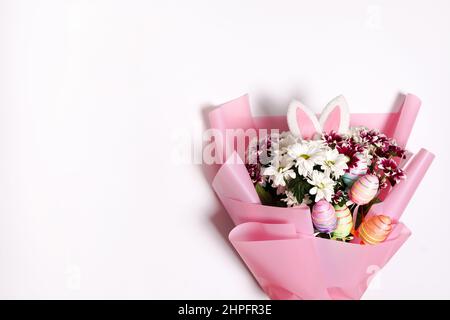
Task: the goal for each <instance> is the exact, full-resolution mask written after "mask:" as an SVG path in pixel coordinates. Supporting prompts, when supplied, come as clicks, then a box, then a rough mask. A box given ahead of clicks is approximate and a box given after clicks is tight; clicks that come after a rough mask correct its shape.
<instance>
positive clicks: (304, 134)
mask: <svg viewBox="0 0 450 320" xmlns="http://www.w3.org/2000/svg"><path fill="white" fill-rule="evenodd" d="M287 122H288V127H289V130H290V131H291V133H292V134H293V135H295V136H297V137H299V138H301V139H306V138H308V137H312V136H313V135H315V134H316V133H320V132H321V131H322V127H321V125H320V124H319V121H318V120H317V117H316V115H315V114H314V113H313V112H312V111H311V110H309V109H308V108H307V107H305V106H304V105H303V104H302V103H301V102H299V101H296V100H293V101H292V102H291V103H290V104H289V107H288V112H287Z"/></svg>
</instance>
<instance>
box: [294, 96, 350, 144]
mask: <svg viewBox="0 0 450 320" xmlns="http://www.w3.org/2000/svg"><path fill="white" fill-rule="evenodd" d="M287 122H288V127H289V130H290V131H291V133H292V134H293V135H295V136H297V137H299V138H301V139H312V138H314V136H316V135H317V134H321V133H322V132H330V131H335V132H338V133H341V134H343V133H347V132H348V130H349V127H350V113H349V110H348V105H347V101H346V100H345V98H344V96H342V95H340V96H337V97H336V98H334V99H333V100H331V101H330V102H329V103H328V104H327V105H326V106H325V108H324V109H323V111H322V114H321V115H320V118H319V119H317V117H316V115H315V114H314V113H313V112H312V111H311V110H309V109H308V108H307V107H306V106H305V105H303V104H302V103H301V102H299V101H296V100H294V101H292V102H291V103H290V104H289V107H288V112H287Z"/></svg>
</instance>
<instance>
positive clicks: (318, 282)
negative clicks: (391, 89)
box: [210, 94, 434, 299]
mask: <svg viewBox="0 0 450 320" xmlns="http://www.w3.org/2000/svg"><path fill="white" fill-rule="evenodd" d="M419 107H420V100H419V99H418V98H417V97H415V96H414V95H410V94H408V95H406V96H405V99H404V103H403V106H402V107H401V109H400V110H399V111H398V112H393V113H385V114H351V118H350V125H351V126H366V127H369V128H373V129H379V130H380V131H381V132H383V133H385V134H386V135H387V136H389V137H392V138H394V139H396V140H397V142H398V143H399V145H401V146H403V147H404V146H406V143H407V140H408V138H409V135H410V133H411V130H412V127H413V125H414V121H415V119H416V116H417V113H418V110H419ZM210 123H211V127H212V128H215V129H218V130H220V131H222V132H225V131H226V130H227V129H244V130H246V129H250V128H254V129H279V130H280V132H281V131H287V130H288V127H287V120H286V117H285V116H270V117H252V115H251V112H250V106H249V100H248V96H247V95H245V96H242V97H240V98H238V99H236V100H233V101H230V102H228V103H226V104H223V105H221V106H220V107H218V108H217V109H215V110H213V111H212V112H211V113H210ZM220 143H221V144H220ZM219 145H220V146H221V147H223V150H227V149H228V150H232V151H233V150H234V153H233V154H232V155H231V157H226V155H227V154H226V153H225V151H224V153H223V155H224V159H223V160H224V161H225V160H226V159H228V160H227V161H226V162H225V163H224V164H223V165H222V167H221V168H220V169H219V171H218V172H217V174H216V176H215V178H214V181H213V183H212V185H213V188H214V190H215V192H216V194H217V195H218V197H219V199H220V201H221V202H222V204H223V205H224V207H225V209H226V210H227V212H228V213H229V215H230V217H231V218H232V220H233V222H234V223H235V224H236V225H237V227H235V228H234V229H233V230H232V231H231V233H230V235H229V239H230V241H231V243H232V244H233V246H234V247H235V248H236V250H237V251H238V252H239V254H240V256H241V257H242V259H243V260H244V261H245V263H246V264H247V266H248V268H249V269H250V270H251V272H252V273H253V275H254V276H255V278H256V279H257V281H258V282H259V284H260V285H261V287H262V288H263V290H264V291H265V292H266V293H267V294H268V295H269V297H271V298H273V299H359V298H360V297H361V296H362V294H363V293H364V291H365V290H366V288H367V285H368V279H369V277H370V276H371V272H369V271H368V270H373V269H370V268H372V267H376V268H381V267H383V266H384V265H385V264H386V263H387V261H388V260H389V259H390V258H391V257H392V255H393V254H394V253H395V252H396V251H397V250H398V249H399V248H400V246H401V245H402V244H403V243H404V242H405V241H406V239H407V238H408V236H409V235H410V231H409V230H408V229H407V227H406V226H404V225H403V224H402V223H400V222H398V220H399V218H400V216H401V215H402V213H403V212H404V210H405V208H406V206H407V204H408V202H409V200H410V199H411V197H412V196H413V194H414V192H415V190H416V188H417V186H418V185H419V183H420V181H421V180H422V178H423V176H424V175H425V173H426V171H427V169H428V167H429V166H430V164H431V162H432V160H433V158H434V155H433V154H432V153H430V152H428V151H426V150H424V149H422V150H421V151H420V152H419V153H417V155H415V156H413V157H412V158H411V159H410V160H409V162H408V163H407V166H406V168H405V172H406V174H407V180H406V181H402V182H401V183H400V184H398V185H397V186H396V187H394V188H392V190H390V192H389V193H388V194H387V195H386V194H384V195H383V198H385V199H384V200H385V201H383V202H382V203H380V204H378V205H375V206H373V207H372V209H371V211H370V213H369V215H373V214H380V213H382V214H385V215H389V216H391V217H392V218H393V220H394V222H395V223H396V226H395V228H394V231H393V232H392V233H391V234H390V236H389V238H388V239H387V240H386V241H385V242H383V243H381V244H378V245H374V246H369V245H360V244H358V243H344V242H339V241H332V240H328V239H322V238H316V237H314V236H313V232H314V229H313V225H312V221H311V214H310V210H309V207H307V206H299V207H295V208H279V207H271V206H264V205H262V204H261V203H260V200H259V197H258V195H257V193H256V191H255V189H254V186H253V184H252V182H251V180H250V177H249V175H248V173H247V170H246V168H245V165H244V163H243V162H242V160H241V159H242V158H243V157H244V155H243V154H241V153H239V154H237V153H236V150H235V147H236V146H235V145H234V143H233V142H230V143H229V142H227V141H225V139H224V140H222V141H220V142H219Z"/></svg>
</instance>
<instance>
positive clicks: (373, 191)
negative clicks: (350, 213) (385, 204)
mask: <svg viewBox="0 0 450 320" xmlns="http://www.w3.org/2000/svg"><path fill="white" fill-rule="evenodd" d="M378 186H379V181H378V177H377V176H375V175H373V174H366V175H364V176H362V177H361V178H359V179H358V180H356V182H355V183H354V184H353V186H352V188H351V189H350V192H349V198H350V200H351V201H353V202H354V203H356V204H359V205H363V204H367V203H369V202H370V200H372V199H373V198H374V197H375V196H376V195H377V192H378Z"/></svg>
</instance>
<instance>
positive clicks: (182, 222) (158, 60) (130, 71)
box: [0, 0, 450, 299]
mask: <svg viewBox="0 0 450 320" xmlns="http://www.w3.org/2000/svg"><path fill="white" fill-rule="evenodd" d="M449 15H450V2H448V1H445V0H441V1H432V2H430V1H406V0H402V1H395V2H394V1H387V0H385V1H375V0H374V1H359V0H348V1H339V2H338V1H314V2H313V1H294V0H292V1H276V2H274V1H261V0H253V1H240V0H239V1H231V0H229V1H221V2H219V1H215V2H213V1H206V0H205V1H167V0H164V1H162V0H161V1H57V0H55V1H0V112H1V114H0V152H1V153H0V194H1V197H0V297H1V298H180V299H181V298H194V299H196V298H230V299H231V298H236V299H240V298H249V299H253V298H265V295H264V294H263V292H262V291H261V290H260V289H259V287H258V286H257V285H256V282H255V281H254V280H253V278H252V277H251V276H250V274H249V272H248V271H247V270H246V268H245V266H244V265H243V263H241V262H240V259H239V258H238V256H237V255H236V254H235V253H234V250H233V249H232V248H231V247H230V246H229V245H228V244H227V242H226V241H225V240H224V238H223V237H222V235H221V233H220V232H219V231H218V230H217V228H216V226H215V225H223V228H222V229H223V230H224V232H223V233H225V231H227V230H229V228H230V222H229V220H227V218H226V216H224V215H220V214H219V215H215V214H216V213H218V212H221V211H222V208H221V206H220V204H219V203H218V202H217V200H216V198H215V196H214V194H213V192H212V190H211V187H210V185H209V183H208V181H207V179H205V177H204V174H203V173H202V169H201V167H200V166H199V165H193V164H189V163H182V162H183V161H177V158H176V157H177V155H180V156H182V155H183V150H186V148H189V147H190V143H191V141H199V140H200V137H199V135H198V133H197V131H198V127H199V126H202V125H203V114H204V111H202V110H204V109H205V106H207V105H211V104H219V103H222V102H224V101H227V100H230V99H232V98H235V97H237V96H239V95H241V94H242V93H246V92H248V93H250V97H251V102H252V109H253V112H254V113H255V114H283V113H285V112H286V109H287V105H288V102H289V101H290V100H291V99H292V98H297V99H300V100H301V101H303V102H304V103H305V104H307V105H308V106H309V107H311V108H313V109H315V110H317V111H319V110H321V109H322V107H323V106H324V104H325V103H326V102H327V101H329V100H330V99H331V98H332V97H334V96H336V95H337V94H340V93H343V94H344V95H345V96H346V98H347V100H348V102H349V105H350V109H351V111H353V112H365V111H368V112H370V111H380V112H382V111H389V110H390V109H391V107H392V105H393V103H394V101H395V99H396V97H397V94H398V92H399V91H405V92H412V93H415V94H416V95H418V96H419V97H421V98H422V100H423V107H422V110H421V112H420V114H419V117H418V120H417V124H416V126H415V128H414V131H413V133H412V136H411V140H410V142H411V143H410V145H409V146H410V148H411V149H412V150H415V151H417V150H418V148H419V147H422V146H424V147H426V148H428V149H429V150H432V151H434V152H435V153H436V155H437V157H436V160H435V163H434V164H433V166H432V168H431V169H430V171H429V174H428V175H427V177H426V178H425V179H424V181H423V183H422V185H421V186H420V187H419V189H418V193H417V195H416V197H415V198H414V199H413V200H412V201H411V203H410V205H409V207H408V211H407V213H406V214H405V215H404V219H403V220H404V222H405V223H406V224H407V225H408V226H409V227H410V228H411V229H412V231H413V236H412V237H411V238H410V239H409V240H408V241H407V243H406V244H405V245H404V246H403V247H402V248H401V250H400V251H399V252H398V253H397V254H396V255H395V256H394V258H393V259H392V260H391V261H390V262H389V264H388V265H387V266H386V267H385V268H384V269H383V270H382V271H381V273H380V274H379V277H378V278H377V280H376V283H375V284H374V285H372V286H371V288H369V290H368V291H367V293H366V294H365V298H387V299H390V298H400V299H402V298H450V275H449V271H448V270H450V241H449V232H448V231H447V230H446V229H448V228H449V226H450V214H449V210H448V209H447V207H448V203H446V202H445V201H446V200H448V199H449V196H448V192H449V189H448V180H449V179H450V175H449V167H448V163H449V161H450V158H449V156H450V154H449V148H448V146H449V140H448V132H449V131H448V129H449V116H450V111H449V110H450V108H449V101H450V91H449V88H450V59H448V57H450V37H449V36H448V32H449V30H450V20H449V19H448V17H449ZM189 135H193V136H194V137H193V138H192V139H190V138H189ZM183 148H184V149H183ZM212 216H214V217H216V218H212ZM213 221H214V222H215V224H214V223H213Z"/></svg>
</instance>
